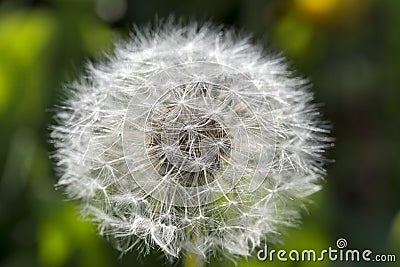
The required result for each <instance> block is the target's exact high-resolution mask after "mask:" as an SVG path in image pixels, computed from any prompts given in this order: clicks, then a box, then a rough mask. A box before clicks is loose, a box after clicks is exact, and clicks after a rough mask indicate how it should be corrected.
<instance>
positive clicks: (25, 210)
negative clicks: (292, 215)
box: [0, 0, 400, 267]
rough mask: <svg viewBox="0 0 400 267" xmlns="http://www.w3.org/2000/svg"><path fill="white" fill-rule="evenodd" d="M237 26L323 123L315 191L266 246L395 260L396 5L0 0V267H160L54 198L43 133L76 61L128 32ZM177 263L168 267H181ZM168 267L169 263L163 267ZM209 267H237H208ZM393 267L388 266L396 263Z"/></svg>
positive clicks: (357, 0)
mask: <svg viewBox="0 0 400 267" xmlns="http://www.w3.org/2000/svg"><path fill="white" fill-rule="evenodd" d="M171 13H172V14H175V15H176V16H177V17H183V18H192V19H193V18H195V19H199V20H204V19H206V20H212V21H214V22H216V23H224V24H228V25H233V26H235V27H236V28H239V29H244V30H245V31H247V32H251V33H253V34H254V35H255V37H256V39H257V40H259V41H260V42H262V43H263V44H265V46H266V47H267V49H271V50H273V51H282V53H283V55H285V56H286V57H287V58H288V59H289V62H290V64H291V66H293V67H294V68H295V69H297V73H298V74H300V75H304V76H306V77H309V79H310V80H311V82H312V83H313V84H314V89H313V90H314V92H315V98H316V101H317V102H322V103H324V104H325V105H324V106H323V107H322V110H323V112H324V114H325V118H326V119H329V120H331V121H332V123H333V125H334V128H333V133H332V135H333V136H334V137H335V138H336V146H335V148H334V149H332V150H331V151H330V153H329V157H330V158H332V159H335V163H331V164H329V165H328V173H329V176H328V177H327V180H326V182H325V183H324V189H323V191H321V192H320V193H318V194H316V195H315V196H314V197H313V200H314V203H313V204H312V205H311V206H310V208H309V212H304V216H303V217H304V223H303V224H302V226H301V227H300V228H298V229H290V230H289V231H288V233H287V234H285V235H284V236H283V240H284V242H285V243H284V245H281V246H275V247H272V248H275V249H277V248H284V249H286V250H287V251H288V250H290V249H292V248H297V249H315V250H322V249H324V248H327V247H328V246H332V247H335V242H336V240H337V239H338V238H339V237H344V238H346V239H347V241H348V244H349V245H348V247H349V248H358V249H366V248H368V249H371V250H372V251H373V252H374V253H394V254H396V256H397V264H399V262H400V213H399V212H400V142H399V134H400V104H399V100H400V88H399V86H400V1H398V0H376V1H373V0H271V1H267V0H193V1H182V0H147V1H139V0H80V1H79V0H70V1H67V0H26V1H16V0H10V1H0V137H1V138H0V140H1V141H0V266H7V267H11V266H16V267H17V266H45V267H46V266H48V267H57V266H96V267H103V266H104V267H105V266H130V267H132V266H169V265H170V264H167V263H165V259H163V258H162V257H161V256H160V254H159V252H158V251H157V249H154V250H153V251H152V253H151V255H149V256H148V257H143V256H141V255H139V254H138V253H137V252H135V251H133V252H132V253H129V254H128V255H126V256H124V257H123V258H121V259H119V258H118V256H119V253H118V252H117V251H115V250H114V249H112V248H111V246H110V244H108V243H107V242H106V241H104V240H103V239H102V238H100V237H98V236H97V235H96V229H95V227H94V226H92V225H90V224H89V223H86V222H83V221H81V220H80V219H79V215H78V211H77V209H76V205H75V203H73V202H67V201H64V200H63V196H62V192H58V191H55V189H54V186H53V184H54V183H55V181H56V177H55V173H54V172H53V170H52V162H51V160H50V159H49V151H51V150H52V146H51V144H49V141H48V135H49V130H48V127H49V125H51V124H52V123H53V122H52V113H53V110H54V105H55V104H56V103H57V99H59V98H61V97H62V96H63V93H62V90H61V87H60V84H62V83H63V82H66V81H70V80H71V79H72V78H74V77H76V76H77V75H79V73H80V72H81V71H82V64H83V63H84V61H85V58H96V57H99V56H101V53H102V52H101V51H103V50H110V49H112V45H111V44H112V40H113V39H114V38H121V37H122V38H123V37H126V36H127V35H128V32H129V29H131V28H132V25H133V23H135V24H139V25H141V24H145V23H147V22H150V21H153V20H154V18H155V16H156V15H157V16H158V17H160V18H163V17H166V16H168V15H170V14H171ZM238 264H239V266H249V267H251V266H254V267H256V266H257V267H260V266H384V265H383V264H378V263H375V264H374V263H346V262H328V261H324V262H319V263H309V262H286V263H282V262H260V261H257V260H256V259H255V258H250V259H248V261H245V260H243V261H239V262H238ZM180 265H181V263H179V262H178V263H176V264H175V265H174V266H180ZM171 266H172V265H171ZM209 266H233V264H232V263H231V262H228V261H224V260H221V259H220V258H219V257H217V258H215V259H212V260H211V263H210V264H209ZM391 266H398V265H396V263H395V264H392V265H391Z"/></svg>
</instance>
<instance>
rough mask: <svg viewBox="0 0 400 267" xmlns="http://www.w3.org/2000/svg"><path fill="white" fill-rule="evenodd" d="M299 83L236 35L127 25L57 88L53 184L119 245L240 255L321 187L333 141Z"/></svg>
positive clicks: (288, 221)
mask: <svg viewBox="0 0 400 267" xmlns="http://www.w3.org/2000/svg"><path fill="white" fill-rule="evenodd" d="M308 87H309V85H308V83H307V81H305V80H304V79H301V78H297V77H295V76H293V75H292V74H291V73H290V72H289V71H288V70H287V68H286V65H285V64H284V62H283V60H282V59H281V58H279V57H275V56H272V55H267V54H265V52H264V51H263V49H262V47H261V46H258V45H254V44H252V43H251V42H250V39H249V38H243V37H239V36H238V35H236V34H235V32H234V31H232V30H224V29H222V28H218V27H213V26H210V25H203V26H198V25H196V24H190V25H187V26H182V25H176V24H174V23H171V22H169V23H166V26H163V27H160V28H158V29H156V30H153V31H150V30H149V29H146V30H143V31H140V30H136V31H135V32H134V33H133V35H132V37H131V38H130V39H129V40H128V41H126V42H124V43H119V44H117V45H116V48H115V52H114V54H113V55H110V56H109V57H108V59H107V60H106V61H103V62H99V63H95V64H88V65H87V67H86V75H85V77H82V78H81V79H80V80H78V81H76V82H74V83H71V84H69V85H67V86H66V88H65V90H66V92H67V93H68V98H67V99H66V100H65V102H64V105H63V107H61V108H60V110H59V111H58V112H57V114H56V119H57V121H58V124H57V125H56V126H54V127H53V128H52V139H53V141H54V145H55V147H56V151H55V153H54V158H55V159H56V161H57V166H58V169H59V172H60V179H59V182H58V185H59V186H61V187H63V188H64V189H65V191H66V192H67V194H68V195H69V197H70V198H77V199H81V203H82V212H83V213H84V214H85V215H87V216H88V218H90V219H91V220H93V221H94V222H96V224H97V225H98V226H99V232H100V234H101V235H104V236H106V237H108V238H109V239H111V240H112V242H113V244H115V247H116V248H118V249H119V250H121V251H123V252H127V251H129V250H131V249H132V248H134V247H137V248H142V249H143V250H144V251H145V252H148V251H149V249H150V248H151V247H153V246H158V247H159V248H161V250H162V251H163V252H164V253H165V255H167V256H169V257H172V258H174V257H180V255H181V254H182V253H183V252H187V253H190V254H194V255H199V256H200V257H204V258H206V257H207V256H208V255H210V254H213V253H215V252H217V251H221V252H222V254H223V255H225V256H227V257H231V258H232V257H235V256H248V255H250V254H251V253H252V252H253V250H254V249H255V248H256V247H257V246H260V245H261V244H262V242H266V241H267V242H273V241H276V240H277V239H279V237H278V235H279V233H281V232H282V231H283V230H284V229H285V228H286V227H288V226H292V225H295V224H296V223H297V222H298V217H299V212H298V210H299V209H300V207H301V206H302V203H303V202H304V201H303V200H305V198H306V197H307V196H309V195H310V194H312V193H314V192H316V191H318V190H319V189H320V186H319V185H318V181H319V180H320V179H321V178H322V177H323V176H324V174H325V170H324V167H323V164H324V161H325V159H324V157H323V152H324V150H325V149H326V148H328V147H329V146H330V142H331V139H330V138H329V137H328V133H329V131H328V129H327V127H326V125H325V124H324V123H323V122H321V121H320V118H319V115H318V114H319V112H318V110H317V108H316V106H315V105H314V104H313V103H312V100H313V96H312V94H311V93H310V92H309V91H308V90H307V88H308Z"/></svg>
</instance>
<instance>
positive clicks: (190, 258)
mask: <svg viewBox="0 0 400 267" xmlns="http://www.w3.org/2000/svg"><path fill="white" fill-rule="evenodd" d="M183 267H205V262H204V259H203V258H202V257H199V256H198V255H196V254H194V253H191V252H187V253H186V256H185V258H184V259H183Z"/></svg>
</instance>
